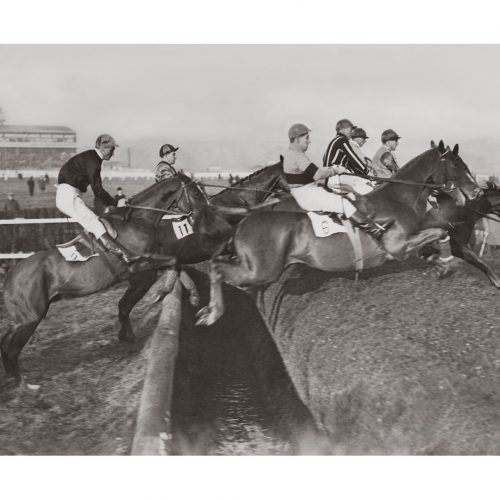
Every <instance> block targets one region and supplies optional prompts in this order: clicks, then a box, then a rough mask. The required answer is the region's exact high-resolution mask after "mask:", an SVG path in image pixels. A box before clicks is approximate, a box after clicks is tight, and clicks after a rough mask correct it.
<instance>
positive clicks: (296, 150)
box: [283, 123, 386, 238]
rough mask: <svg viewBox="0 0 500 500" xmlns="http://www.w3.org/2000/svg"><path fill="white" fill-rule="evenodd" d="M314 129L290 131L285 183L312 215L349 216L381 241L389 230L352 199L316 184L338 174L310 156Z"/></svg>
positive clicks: (299, 125) (294, 127)
mask: <svg viewBox="0 0 500 500" xmlns="http://www.w3.org/2000/svg"><path fill="white" fill-rule="evenodd" d="M309 132H310V129H309V128H308V127H306V126H305V125H304V124H302V123H297V124H295V125H292V126H291V127H290V130H289V131H288V138H289V140H290V145H289V148H288V150H287V151H286V152H285V153H284V154H283V171H284V174H285V180H286V181H287V182H288V184H289V185H290V192H291V194H292V196H293V197H294V198H295V200H296V201H297V203H298V205H299V206H300V207H301V208H302V209H303V210H307V211H312V212H335V213H337V214H343V215H345V216H346V217H347V218H348V219H349V220H350V221H351V222H352V223H353V224H354V225H355V226H357V227H359V228H361V229H363V230H364V231H366V232H367V233H369V234H371V235H372V236H374V237H375V238H380V237H381V236H382V234H383V233H384V231H385V230H386V228H385V227H384V226H380V225H378V224H375V223H374V222H373V221H372V220H370V219H369V218H368V217H367V215H366V214H364V213H362V212H360V211H359V210H357V209H356V207H355V206H354V205H353V204H352V203H351V201H350V200H349V199H348V198H345V197H343V196H341V195H340V194H337V193H335V192H330V191H327V190H326V189H325V188H324V187H323V186H322V185H318V184H316V183H315V181H319V180H322V179H327V178H330V177H331V176H332V175H333V174H334V172H333V170H332V169H331V168H329V167H317V166H316V165H315V164H314V163H313V162H312V161H311V160H310V159H309V157H308V156H307V155H306V151H307V149H308V147H309V144H310V142H311V141H310V139H309Z"/></svg>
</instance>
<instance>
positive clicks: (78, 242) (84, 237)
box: [56, 219, 117, 262]
mask: <svg viewBox="0 0 500 500" xmlns="http://www.w3.org/2000/svg"><path fill="white" fill-rule="evenodd" d="M100 221H101V222H102V223H103V224H104V227H105V228H106V231H107V232H108V234H109V235H110V236H111V237H112V238H113V239H114V240H115V239H116V237H117V232H116V230H115V228H114V227H113V226H112V224H111V222H109V221H108V220H106V219H100ZM56 248H57V249H58V250H59V253H60V254H61V255H62V256H63V257H64V260H66V261H67V262H86V261H87V260H89V259H91V258H92V257H97V256H98V255H99V252H100V251H101V249H100V247H99V246H98V245H96V242H95V239H94V237H93V236H92V235H91V234H89V233H87V232H86V231H82V232H81V233H80V234H79V235H78V236H77V237H76V238H73V239H72V240H71V241H68V242H67V243H61V244H60V245H56Z"/></svg>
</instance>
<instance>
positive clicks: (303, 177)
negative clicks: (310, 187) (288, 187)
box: [285, 163, 318, 184]
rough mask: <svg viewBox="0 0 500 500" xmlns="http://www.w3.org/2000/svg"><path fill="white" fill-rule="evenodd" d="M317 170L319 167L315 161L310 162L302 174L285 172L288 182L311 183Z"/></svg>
mask: <svg viewBox="0 0 500 500" xmlns="http://www.w3.org/2000/svg"><path fill="white" fill-rule="evenodd" d="M317 170H318V167H317V166H316V165H315V164H314V163H310V164H309V165H308V166H307V168H306V169H305V170H304V171H303V172H302V173H300V174H289V173H287V172H285V180H286V181H287V182H288V184H309V183H311V182H313V181H314V174H315V173H316V172H317Z"/></svg>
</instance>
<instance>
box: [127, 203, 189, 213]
mask: <svg viewBox="0 0 500 500" xmlns="http://www.w3.org/2000/svg"><path fill="white" fill-rule="evenodd" d="M126 206H127V208H135V209H137V210H149V211H151V212H162V213H164V214H168V215H191V214H192V212H177V211H176V210H166V209H164V208H153V207H143V206H142V205H126Z"/></svg>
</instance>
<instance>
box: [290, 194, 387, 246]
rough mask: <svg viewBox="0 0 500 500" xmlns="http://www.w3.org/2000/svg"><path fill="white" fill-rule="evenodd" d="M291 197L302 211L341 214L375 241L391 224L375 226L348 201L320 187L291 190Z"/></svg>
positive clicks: (375, 224)
mask: <svg viewBox="0 0 500 500" xmlns="http://www.w3.org/2000/svg"><path fill="white" fill-rule="evenodd" d="M292 195H293V196H294V197H295V200H296V201H297V203H298V204H299V206H300V207H301V208H303V209H304V210H308V211H312V212H335V213H337V214H343V215H345V217H347V218H348V219H349V220H350V221H351V222H352V223H353V224H354V225H355V226H356V227H359V228H360V229H362V230H363V231H365V232H367V233H368V234H370V235H372V236H373V237H374V238H377V239H379V238H381V237H382V235H383V234H384V232H385V231H387V229H388V228H389V226H390V225H392V222H393V221H389V222H387V223H386V224H385V225H381V224H377V223H375V222H374V221H373V220H372V219H371V218H370V217H368V215H367V214H365V213H364V212H362V211H361V210H358V209H357V208H356V207H355V206H354V205H353V203H352V202H351V201H350V200H349V199H347V198H345V197H343V196H341V195H339V194H336V193H330V192H328V191H326V190H325V189H323V188H322V187H321V186H302V187H300V188H295V189H292Z"/></svg>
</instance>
